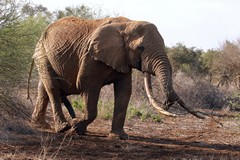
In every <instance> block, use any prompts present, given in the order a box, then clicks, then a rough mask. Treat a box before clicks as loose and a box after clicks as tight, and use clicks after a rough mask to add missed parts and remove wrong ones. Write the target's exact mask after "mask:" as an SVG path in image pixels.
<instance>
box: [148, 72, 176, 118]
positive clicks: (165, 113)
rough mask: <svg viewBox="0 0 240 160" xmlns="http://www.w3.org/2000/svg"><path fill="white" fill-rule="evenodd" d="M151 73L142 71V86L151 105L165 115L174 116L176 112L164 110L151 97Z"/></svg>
mask: <svg viewBox="0 0 240 160" xmlns="http://www.w3.org/2000/svg"><path fill="white" fill-rule="evenodd" d="M150 84H151V75H150V74H149V73H144V86H145V90H146V93H147V96H148V99H149V101H150V103H151V105H152V106H153V107H154V108H155V109H156V110H157V111H158V112H159V113H161V114H163V115H166V116H172V117H175V116H176V114H173V113H170V112H168V111H166V110H164V109H163V108H162V107H160V106H159V105H158V103H157V101H156V100H155V99H154V98H153V96H152V94H151V93H152V88H151V85H150Z"/></svg>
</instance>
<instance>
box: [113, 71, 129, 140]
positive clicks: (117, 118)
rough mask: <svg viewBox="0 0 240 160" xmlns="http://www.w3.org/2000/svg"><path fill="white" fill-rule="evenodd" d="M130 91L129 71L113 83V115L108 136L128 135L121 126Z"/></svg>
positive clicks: (124, 136) (122, 137) (121, 136)
mask: <svg viewBox="0 0 240 160" xmlns="http://www.w3.org/2000/svg"><path fill="white" fill-rule="evenodd" d="M131 92H132V82H131V73H129V74H126V75H124V77H123V78H121V79H119V80H118V81H116V82H115V83H114V97H115V103H114V115H113V122H112V130H111V133H110V134H109V138H120V139H124V140H125V139H128V135H127V134H126V133H125V132H124V129H123V127H124V123H125V118H126V113H127V107H128V103H129V100H130V96H131Z"/></svg>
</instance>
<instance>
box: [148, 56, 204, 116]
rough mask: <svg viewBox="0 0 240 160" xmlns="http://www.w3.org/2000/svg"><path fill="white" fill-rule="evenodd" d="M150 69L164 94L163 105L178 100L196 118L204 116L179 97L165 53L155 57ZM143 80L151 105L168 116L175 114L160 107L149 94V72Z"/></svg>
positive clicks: (168, 104)
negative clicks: (173, 84) (174, 87)
mask: <svg viewBox="0 0 240 160" xmlns="http://www.w3.org/2000/svg"><path fill="white" fill-rule="evenodd" d="M152 71H153V73H154V74H155V75H156V76H157V78H158V80H159V82H160V85H161V88H162V90H163V92H164V94H165V96H166V101H165V105H166V106H167V107H168V106H170V105H172V104H173V103H174V102H178V103H179V104H180V106H181V107H183V108H184V109H185V110H186V111H188V112H189V113H191V114H193V115H194V116H196V117H198V118H204V116H203V115H201V114H199V113H198V112H196V111H194V110H193V109H192V108H189V107H187V106H186V105H185V104H184V102H183V101H182V100H181V99H180V98H179V96H178V95H177V94H176V92H175V91H174V89H173V86H172V68H171V65H170V62H169V59H168V58H167V55H161V57H158V58H157V61H155V62H153V63H152ZM144 75H145V76H144V77H145V78H144V82H145V89H146V92H147V95H148V98H149V100H150V103H151V104H152V105H153V107H154V108H156V109H157V111H158V112H160V113H162V114H164V115H168V116H176V115H175V114H172V113H170V112H167V111H165V110H164V109H163V108H162V107H160V106H158V105H157V102H156V101H155V100H154V98H153V96H152V95H151V89H150V87H149V86H150V77H151V76H150V74H148V73H145V74H144Z"/></svg>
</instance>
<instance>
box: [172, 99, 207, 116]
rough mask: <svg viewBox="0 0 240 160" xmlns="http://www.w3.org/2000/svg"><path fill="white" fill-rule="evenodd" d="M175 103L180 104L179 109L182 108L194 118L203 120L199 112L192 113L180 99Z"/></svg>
mask: <svg viewBox="0 0 240 160" xmlns="http://www.w3.org/2000/svg"><path fill="white" fill-rule="evenodd" d="M177 102H178V104H180V106H181V107H183V108H184V109H185V110H186V111H188V112H189V113H191V114H192V115H194V116H196V117H197V118H200V119H205V116H204V114H203V113H201V112H199V111H194V110H193V109H192V108H190V107H187V106H186V105H185V103H184V102H183V101H182V100H181V99H179V100H178V101H177Z"/></svg>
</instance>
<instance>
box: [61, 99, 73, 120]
mask: <svg viewBox="0 0 240 160" xmlns="http://www.w3.org/2000/svg"><path fill="white" fill-rule="evenodd" d="M61 102H62V103H63V104H64V105H65V107H66V108H67V110H68V113H69V115H70V116H71V118H72V119H74V118H76V114H75V112H74V110H73V107H72V105H71V103H70V101H69V100H68V99H67V97H65V96H64V97H62V98H61Z"/></svg>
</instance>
